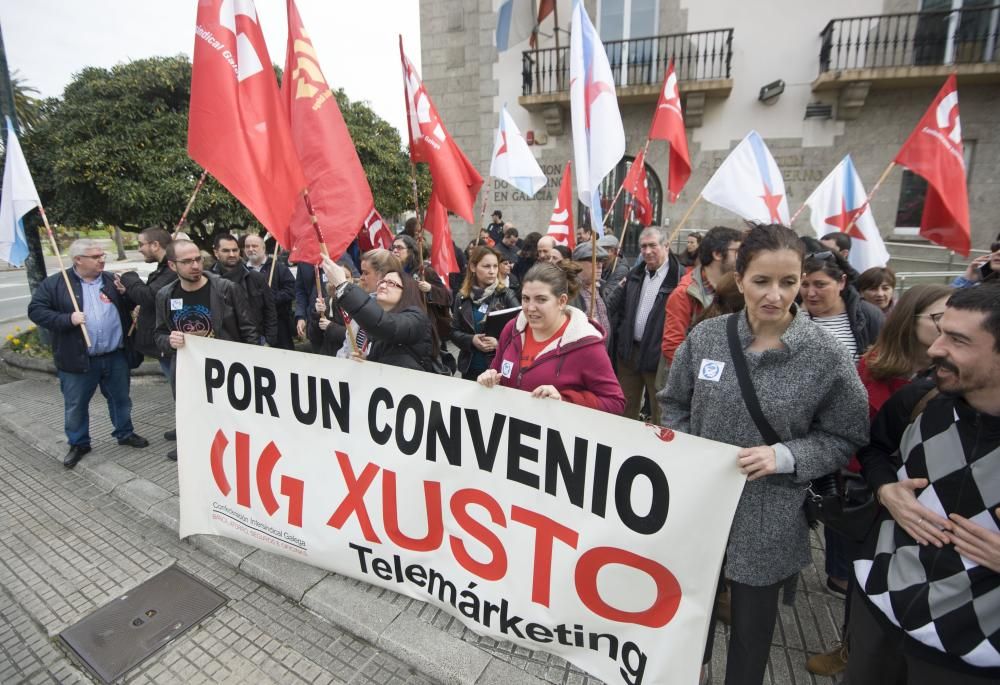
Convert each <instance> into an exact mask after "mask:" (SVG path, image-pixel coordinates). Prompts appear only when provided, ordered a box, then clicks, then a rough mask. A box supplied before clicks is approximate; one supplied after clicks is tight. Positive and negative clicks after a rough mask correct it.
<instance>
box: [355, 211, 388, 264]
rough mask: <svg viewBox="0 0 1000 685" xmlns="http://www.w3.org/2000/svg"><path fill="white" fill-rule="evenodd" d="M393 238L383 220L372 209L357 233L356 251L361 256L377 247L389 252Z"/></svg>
mask: <svg viewBox="0 0 1000 685" xmlns="http://www.w3.org/2000/svg"><path fill="white" fill-rule="evenodd" d="M393 238H394V236H393V235H392V231H390V230H389V227H388V226H386V224H385V219H383V218H382V215H381V214H379V213H378V210H377V209H375V208H374V207H373V208H372V211H371V212H370V213H369V214H368V217H367V218H366V219H365V225H364V228H362V229H361V232H360V233H358V249H360V250H361V254H364V253H365V252H368V250H374V249H375V248H379V247H380V248H382V249H384V250H391V249H392V241H393Z"/></svg>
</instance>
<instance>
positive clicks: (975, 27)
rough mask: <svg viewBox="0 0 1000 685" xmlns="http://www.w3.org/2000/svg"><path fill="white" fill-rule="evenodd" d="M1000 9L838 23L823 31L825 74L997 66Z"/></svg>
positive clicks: (821, 63)
mask: <svg viewBox="0 0 1000 685" xmlns="http://www.w3.org/2000/svg"><path fill="white" fill-rule="evenodd" d="M998 23H1000V5H992V6H990V7H977V8H966V9H959V10H942V11H931V12H909V13H901V14H880V15H875V16H870V17H849V18H844V19H833V20H832V21H830V23H828V24H827V25H826V28H824V29H823V31H822V32H821V33H820V39H821V41H822V45H821V47H820V52H819V70H820V73H823V72H827V71H839V70H842V69H867V68H878V67H909V66H932V65H951V64H977V63H983V62H996V61H997V60H998V58H1000V51H998V50H997V42H998Z"/></svg>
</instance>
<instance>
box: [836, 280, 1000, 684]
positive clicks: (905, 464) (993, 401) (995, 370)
mask: <svg viewBox="0 0 1000 685" xmlns="http://www.w3.org/2000/svg"><path fill="white" fill-rule="evenodd" d="M918 316H919V315H918ZM936 323H937V326H938V330H939V331H940V335H939V337H938V339H937V340H936V341H935V342H934V344H933V345H931V347H930V349H929V350H928V354H929V355H930V357H931V360H932V361H933V362H934V365H935V371H934V374H933V376H932V378H933V381H934V384H935V385H936V386H937V389H938V390H939V391H940V394H938V395H936V396H934V397H932V398H931V399H930V400H929V401H927V402H926V405H925V406H924V408H923V410H922V412H920V413H919V415H918V416H917V417H916V418H915V419H912V421H911V417H912V415H913V414H914V413H915V412H917V411H919V409H918V407H919V405H920V403H921V401H922V400H924V399H925V398H926V397H927V396H928V388H929V387H930V388H931V389H932V386H930V385H929V384H921V383H912V384H910V385H909V386H907V387H906V388H904V389H903V390H901V391H900V392H898V393H897V394H896V395H894V396H893V397H892V398H891V399H890V400H889V402H887V403H886V404H885V405H884V406H883V408H882V411H881V412H880V413H879V414H878V416H876V418H875V421H874V423H873V424H872V435H871V444H870V445H869V446H868V447H866V448H865V449H864V450H862V451H861V452H860V453H859V455H858V456H859V458H860V460H861V463H862V466H863V468H864V474H865V478H866V479H867V480H868V482H869V483H870V484H871V486H872V488H873V489H874V490H875V491H876V493H877V496H878V499H879V501H880V502H881V503H882V505H883V507H884V511H883V514H882V517H881V519H880V520H879V522H878V523H877V524H876V525H875V526H874V528H873V529H872V532H871V533H870V534H869V536H868V540H867V541H866V542H865V548H864V550H863V551H862V553H861V554H860V558H859V559H857V560H856V561H855V562H854V575H855V578H856V580H857V589H858V592H856V593H855V594H854V597H853V599H852V601H851V606H850V625H849V629H848V633H849V634H850V640H851V645H850V649H851V652H850V658H849V659H848V664H847V677H846V680H845V682H846V683H849V684H850V685H859V684H862V683H864V684H867V683H872V684H875V683H878V684H879V685H882V684H884V683H897V682H906V683H910V684H916V683H921V684H922V683H947V684H948V685H954V684H966V683H969V684H972V683H975V684H980V683H983V684H985V683H994V684H995V683H997V682H1000V527H998V521H1000V507H998V505H1000V285H992V286H991V285H984V286H981V287H979V288H970V289H967V290H959V291H956V292H955V294H954V295H952V296H951V297H950V298H949V300H948V303H947V308H946V310H945V312H944V314H943V316H941V318H940V319H939V320H938V321H936Z"/></svg>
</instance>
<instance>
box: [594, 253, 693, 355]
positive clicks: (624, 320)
mask: <svg viewBox="0 0 1000 685" xmlns="http://www.w3.org/2000/svg"><path fill="white" fill-rule="evenodd" d="M667 262H668V263H669V264H670V266H669V267H668V268H667V275H666V277H665V278H664V279H663V282H662V283H661V284H660V289H659V291H658V292H657V293H656V300H655V301H654V302H653V308H652V309H651V310H650V311H649V318H648V319H646V327H645V329H643V333H642V340H641V341H640V342H639V360H638V361H639V364H638V369H637V370H638V371H639V372H641V373H653V372H655V371H656V366H657V364H659V362H660V357H661V356H662V353H661V352H660V344H661V342H662V340H663V322H664V321H665V320H666V313H667V297H669V296H670V293H671V292H673V290H674V288H676V287H677V283H678V281H680V279H681V276H682V275H683V274H682V273H681V272H682V268H681V265H680V262H678V261H677V257H675V256H674V254H673V253H672V252H669V251H668V252H667ZM645 278H646V263H645V262H644V261H642V260H639V263H638V264H636V265H635V267H634V268H633V269H632V270H631V271H629V272H628V277H627V278H626V279H625V285H624V286H623V287H622V288H619V289H618V290H617V291H616V292H613V293H609V294H608V296H607V299H606V305H607V308H608V317H609V318H610V319H611V327H612V328H613V329H614V331H615V342H614V345H615V347H614V349H615V355H616V356H617V357H618V358H619V359H628V358H629V357H631V356H632V342H633V338H632V333H633V331H634V330H635V311H636V309H637V308H638V307H639V295H640V294H641V293H642V281H643V279H645Z"/></svg>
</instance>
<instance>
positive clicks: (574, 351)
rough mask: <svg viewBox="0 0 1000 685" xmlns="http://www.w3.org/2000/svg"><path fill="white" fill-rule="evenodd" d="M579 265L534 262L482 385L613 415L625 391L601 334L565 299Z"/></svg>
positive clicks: (575, 285)
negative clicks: (518, 306)
mask: <svg viewBox="0 0 1000 685" xmlns="http://www.w3.org/2000/svg"><path fill="white" fill-rule="evenodd" d="M579 271H580V265H579V264H576V263H574V262H571V261H565V260H564V261H563V262H561V263H560V264H559V265H554V264H536V265H535V266H533V267H531V269H530V270H529V271H528V273H527V274H525V276H524V280H523V282H522V286H521V306H522V310H521V313H520V314H519V315H518V316H517V318H516V319H514V320H513V321H511V322H510V323H509V324H507V326H506V327H505V328H504V329H503V332H502V333H501V334H500V338H499V340H498V343H497V349H496V356H495V357H494V358H493V363H492V365H491V366H490V368H489V369H487V370H486V371H484V372H483V373H482V374H481V375H480V376H479V378H478V381H479V383H480V384H481V385H484V386H486V387H487V388H492V387H493V386H494V385H503V386H506V387H508V388H519V389H521V390H526V391H528V392H530V393H531V395H532V397H543V398H549V399H554V400H565V401H566V402H570V403H572V404H579V405H581V406H584V407H591V408H592V409H600V410H601V411H606V412H609V413H612V414H621V413H622V411H624V409H625V395H624V394H623V393H622V389H621V386H620V385H619V384H618V379H617V378H616V377H615V373H614V371H613V370H612V368H611V359H610V358H609V357H608V353H607V351H606V348H605V347H604V336H605V333H604V331H602V330H601V329H600V326H599V325H598V324H597V323H596V322H593V321H590V320H588V319H587V315H586V314H584V313H583V312H582V311H580V310H579V309H577V308H576V307H571V306H569V305H568V304H567V302H569V300H571V299H572V298H573V297H575V296H576V294H577V292H578V290H579V288H580V282H579V280H578V279H577V274H578V273H579Z"/></svg>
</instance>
